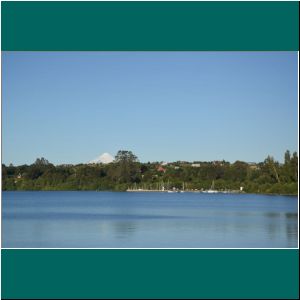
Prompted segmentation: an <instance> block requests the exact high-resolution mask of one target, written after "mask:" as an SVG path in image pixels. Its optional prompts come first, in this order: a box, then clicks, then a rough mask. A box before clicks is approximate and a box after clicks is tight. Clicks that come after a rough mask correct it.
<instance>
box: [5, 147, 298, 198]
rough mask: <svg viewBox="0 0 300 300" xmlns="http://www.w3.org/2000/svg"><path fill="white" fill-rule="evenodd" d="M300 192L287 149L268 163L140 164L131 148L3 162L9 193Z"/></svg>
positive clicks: (295, 168)
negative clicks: (92, 159)
mask: <svg viewBox="0 0 300 300" xmlns="http://www.w3.org/2000/svg"><path fill="white" fill-rule="evenodd" d="M212 182H213V183H214V189H216V190H219V191H226V190H240V188H241V187H242V190H243V192H246V193H264V194H284V195H297V194H298V154H297V152H294V153H293V154H291V153H290V151H288V150H287V151H286V152H285V153H284V162H283V163H279V162H278V161H276V160H274V158H273V157H272V156H268V157H267V158H266V159H265V160H264V161H263V162H259V163H249V162H243V161H235V162H234V163H230V162H227V161H224V160H223V161H194V162H187V161H177V162H172V163H163V162H147V163H142V162H139V160H138V158H137V157H136V156H135V155H134V154H133V153H132V152H131V151H126V150H120V151H118V153H117V154H116V156H115V160H114V161H113V162H112V163H109V164H102V163H98V164H76V165H73V164H63V165H54V164H52V163H50V162H49V161H48V160H47V159H45V158H38V159H36V161H35V162H34V163H33V164H31V165H20V166H14V165H12V164H10V165H8V166H6V165H5V164H2V190H3V191H19V190H20V191H21V190H22V191H64V190H66V191H71V190H72V191H73V190H74V191H79V190H84V191H87V190H92V191H95V190H96V191H126V190H127V189H133V188H135V189H139V188H140V189H159V188H161V186H162V185H164V186H166V187H167V188H173V189H182V186H184V188H185V190H190V191H192V190H193V191H195V190H198V191H201V190H207V189H209V188H210V187H211V185H212Z"/></svg>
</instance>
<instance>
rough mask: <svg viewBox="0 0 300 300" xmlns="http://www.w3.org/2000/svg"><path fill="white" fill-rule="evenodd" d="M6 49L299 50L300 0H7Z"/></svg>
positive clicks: (4, 11)
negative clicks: (216, 0)
mask: <svg viewBox="0 0 300 300" xmlns="http://www.w3.org/2000/svg"><path fill="white" fill-rule="evenodd" d="M1 3H2V7H1V10H2V50H4V51H21V50H24V51H99V50H100V51H167V50H170V51H199V50H201V51H206V50H209V51H211V50H215V51H224V50H225V51H228V50H235V51H285V50H286V51H297V50H298V49H299V26H298V25H299V11H298V9H299V3H298V2H294V1H293V2H289V1H284V2H185V1H184V2H183V1H182V2H82V1H79V2H64V1H62V2H61V1H59V2H23V1H22V2H5V1H4V2H1Z"/></svg>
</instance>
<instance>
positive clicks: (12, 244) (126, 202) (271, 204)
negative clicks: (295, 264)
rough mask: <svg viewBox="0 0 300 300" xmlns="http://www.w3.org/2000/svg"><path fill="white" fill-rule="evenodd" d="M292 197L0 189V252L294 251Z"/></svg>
mask: <svg viewBox="0 0 300 300" xmlns="http://www.w3.org/2000/svg"><path fill="white" fill-rule="evenodd" d="M297 245H298V198H297V197H292V196H269V195H253V194H203V193H188V192H186V193H159V192H158V193H154V192H152V193H151V192H148V193H147V192H133V193H130V192H123V193H122V192H2V247H3V248H291V247H292V248H296V247H297Z"/></svg>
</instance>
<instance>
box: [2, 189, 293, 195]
mask: <svg viewBox="0 0 300 300" xmlns="http://www.w3.org/2000/svg"><path fill="white" fill-rule="evenodd" d="M3 192H5V193H9V192H97V193H101V192H109V193H167V194H168V192H167V191H158V190H143V191H142V190H140V191H131V190H130V191H128V190H126V191H115V190H101V191H99V190H2V193H3ZM184 193H193V194H205V195H215V194H228V195H266V196H291V197H299V194H275V193H247V192H226V193H223V192H216V193H211V194H210V193H205V192H201V191H184V192H183V193H181V192H173V193H171V194H184Z"/></svg>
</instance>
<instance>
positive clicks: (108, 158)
mask: <svg viewBox="0 0 300 300" xmlns="http://www.w3.org/2000/svg"><path fill="white" fill-rule="evenodd" d="M113 161H114V157H113V156H112V155H111V154H109V153H107V152H105V153H103V154H101V155H100V156H99V157H97V158H95V159H93V160H91V161H89V164H99V163H102V164H109V163H111V162H113Z"/></svg>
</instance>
